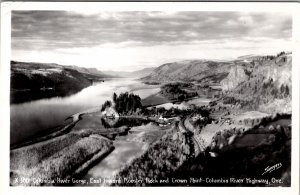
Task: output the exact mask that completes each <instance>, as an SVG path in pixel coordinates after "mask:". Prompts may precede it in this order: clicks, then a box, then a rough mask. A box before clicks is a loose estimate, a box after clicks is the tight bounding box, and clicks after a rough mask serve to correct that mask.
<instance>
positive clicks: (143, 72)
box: [103, 67, 155, 78]
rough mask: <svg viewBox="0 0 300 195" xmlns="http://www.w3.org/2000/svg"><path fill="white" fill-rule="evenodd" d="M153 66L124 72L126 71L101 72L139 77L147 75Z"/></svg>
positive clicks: (116, 75)
mask: <svg viewBox="0 0 300 195" xmlns="http://www.w3.org/2000/svg"><path fill="white" fill-rule="evenodd" d="M154 69H155V68H154V67H150V68H144V69H141V70H137V71H133V72H126V71H103V73H105V74H108V75H112V76H114V77H131V78H141V77H145V76H148V75H149V74H150V73H151V72H152V71H153V70H154Z"/></svg>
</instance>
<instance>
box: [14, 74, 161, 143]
mask: <svg viewBox="0 0 300 195" xmlns="http://www.w3.org/2000/svg"><path fill="white" fill-rule="evenodd" d="M125 91H128V92H133V93H135V94H138V95H139V96H140V97H141V98H145V97H147V96H149V95H151V94H154V93H157V92H158V91H159V87H158V86H151V85H146V84H143V83H141V82H140V81H137V80H134V79H129V78H120V79H112V80H107V81H105V82H100V83H95V84H93V85H92V86H90V87H87V88H85V89H83V90H81V91H80V92H78V93H76V94H74V95H71V96H68V97H54V98H45V99H41V100H35V101H31V102H26V103H22V104H13V105H11V106H10V118H11V120H10V122H11V123H10V141H11V144H15V143H18V142H20V141H22V140H24V139H26V138H28V137H30V136H34V135H36V134H37V133H40V132H42V131H46V130H47V129H51V128H55V127H57V126H59V125H61V124H63V123H64V122H65V119H66V118H67V117H69V116H71V115H73V114H75V113H78V112H83V111H85V110H88V109H90V108H94V107H99V106H101V105H102V104H103V103H104V101H106V100H111V99H112V94H113V93H114V92H116V93H117V94H119V93H121V92H125Z"/></svg>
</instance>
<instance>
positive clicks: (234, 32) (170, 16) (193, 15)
mask: <svg viewBox="0 0 300 195" xmlns="http://www.w3.org/2000/svg"><path fill="white" fill-rule="evenodd" d="M265 26H268V27H270V28H264V27H265ZM283 29H284V30H285V33H284V36H285V37H286V38H289V36H291V34H290V32H291V31H290V29H291V17H290V16H284V17H281V18H278V17H276V16H273V15H272V16H268V15H267V14H264V13H261V14H255V15H251V14H248V15H243V13H239V12H221V13H220V12H177V13H164V12H100V13H99V14H97V13H94V14H92V15H81V14H79V13H76V12H66V11H14V12H13V14H12V46H13V48H14V49H15V48H16V49H18V48H21V47H25V48H26V47H27V48H28V49H35V48H38V49H50V48H55V47H59V48H70V47H80V46H82V47H89V46H94V45H101V44H107V43H120V42H128V41H132V42H142V43H143V44H144V45H155V44H176V43H182V42H186V43H188V42H191V41H201V40H210V39H222V38H233V37H243V36H249V35H252V36H253V37H258V36H269V37H271V38H274V39H276V38H282V30H283Z"/></svg>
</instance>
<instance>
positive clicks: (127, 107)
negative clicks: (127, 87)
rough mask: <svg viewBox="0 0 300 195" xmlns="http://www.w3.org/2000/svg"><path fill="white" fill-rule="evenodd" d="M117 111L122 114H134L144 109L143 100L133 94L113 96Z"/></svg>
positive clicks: (126, 93)
mask: <svg viewBox="0 0 300 195" xmlns="http://www.w3.org/2000/svg"><path fill="white" fill-rule="evenodd" d="M113 101H114V104H115V109H116V111H117V112H118V113H121V114H132V113H134V112H137V111H139V110H141V109H142V103H141V98H140V96H138V95H135V94H133V93H128V92H125V93H121V94H120V95H119V96H117V95H116V94H115V93H114V95H113Z"/></svg>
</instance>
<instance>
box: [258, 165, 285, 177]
mask: <svg viewBox="0 0 300 195" xmlns="http://www.w3.org/2000/svg"><path fill="white" fill-rule="evenodd" d="M281 167H282V164H281V163H277V164H275V165H273V166H271V167H270V166H267V167H266V168H265V169H264V171H265V172H263V173H262V174H261V175H264V174H266V173H271V172H273V171H275V170H277V169H279V168H281Z"/></svg>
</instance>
